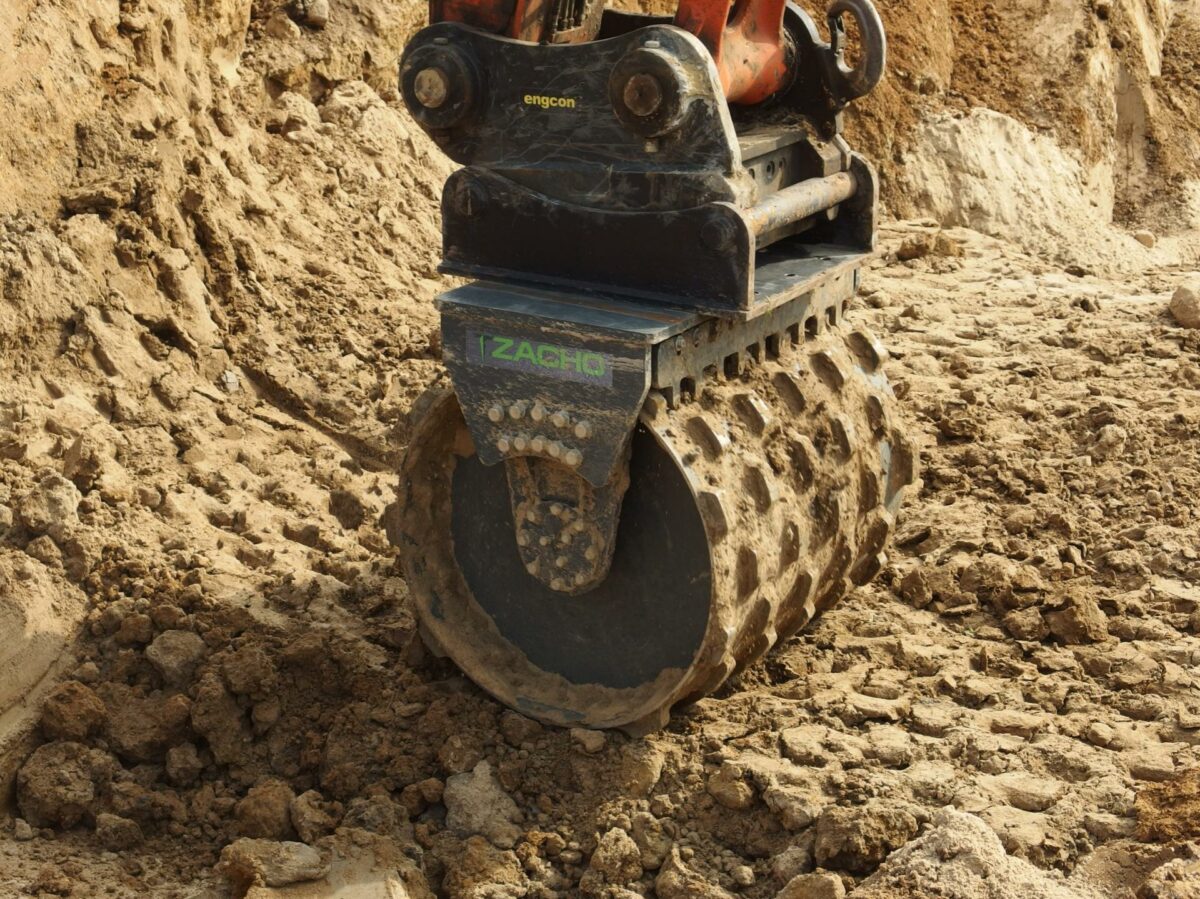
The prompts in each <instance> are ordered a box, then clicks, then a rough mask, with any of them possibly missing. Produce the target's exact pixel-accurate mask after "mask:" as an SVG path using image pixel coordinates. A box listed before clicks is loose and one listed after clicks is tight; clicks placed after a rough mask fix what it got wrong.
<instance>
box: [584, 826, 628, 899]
mask: <svg viewBox="0 0 1200 899" xmlns="http://www.w3.org/2000/svg"><path fill="white" fill-rule="evenodd" d="M641 876H642V854H641V850H639V849H638V846H637V843H635V842H634V841H633V840H632V839H631V838H630V836H629V834H627V833H626V832H625V831H623V830H621V829H620V828H619V827H614V828H612V829H611V830H609V831H607V832H606V833H605V834H604V836H602V837H601V838H600V842H599V843H598V844H597V845H596V851H595V852H593V853H592V857H591V860H590V861H589V862H588V869H587V872H586V873H585V874H584V875H583V878H582V879H581V880H580V881H579V889H580V892H582V893H583V894H584V895H585V896H596V895H600V894H601V893H603V892H604V890H605V887H608V886H623V885H625V884H629V883H633V882H634V881H635V880H637V879H638V878H639V877H641Z"/></svg>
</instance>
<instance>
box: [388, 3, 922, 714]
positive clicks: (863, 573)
mask: <svg viewBox="0 0 1200 899" xmlns="http://www.w3.org/2000/svg"><path fill="white" fill-rule="evenodd" d="M526 6H527V5H526V4H522V3H517V4H516V5H515V6H514V5H513V4H511V3H504V2H501V0H462V2H456V3H453V4H449V3H444V2H439V0H434V2H433V4H432V5H431V18H432V20H433V21H432V22H431V24H430V26H429V27H428V28H426V29H423V30H422V31H421V32H419V33H418V34H416V35H414V36H413V39H412V40H411V41H410V43H409V46H408V47H407V48H406V50H405V53H404V56H403V58H402V60H401V63H400V93H401V95H402V96H403V97H404V100H405V103H406V104H407V105H408V108H409V110H410V112H411V113H412V115H413V119H414V121H416V122H417V123H418V124H419V125H420V126H421V127H422V128H424V129H425V130H426V131H427V132H428V133H429V135H430V136H431V137H432V138H433V139H434V140H435V141H436V142H437V144H438V146H439V147H440V148H441V149H442V150H443V151H444V152H445V153H446V155H447V156H449V157H450V158H451V159H453V160H454V161H455V162H457V163H459V164H460V166H461V168H459V169H458V170H457V171H456V172H455V173H454V174H453V175H451V176H450V178H449V180H448V181H447V183H446V187H445V189H444V191H443V195H442V237H443V257H442V264H441V271H443V272H446V273H449V274H453V275H460V276H465V277H466V278H469V279H474V280H472V281H471V283H468V284H465V285H463V286H461V287H457V288H455V289H454V290H451V291H449V292H447V293H446V294H443V295H442V296H441V297H440V298H439V308H440V309H441V314H442V331H441V334H442V348H443V357H444V361H445V363H446V367H447V369H448V370H449V374H450V378H451V381H452V383H453V390H449V391H445V392H441V393H433V394H429V395H428V396H427V397H426V398H425V400H424V401H423V403H422V407H421V409H422V411H420V412H419V413H417V414H416V415H415V416H414V420H415V428H414V431H413V434H412V443H411V445H410V447H409V449H408V451H407V455H406V458H405V460H404V462H403V466H402V468H403V472H402V478H401V486H400V495H399V501H398V502H397V504H396V507H395V509H396V512H395V515H394V516H392V521H391V524H390V533H391V536H392V539H393V540H394V541H396V542H397V543H398V544H399V546H400V548H401V557H402V563H403V566H404V571H405V576H406V577H407V579H408V582H409V586H410V588H411V592H412V596H413V598H414V601H415V603H416V606H417V612H418V614H419V616H420V620H421V626H422V631H423V633H424V634H425V636H426V639H427V641H428V642H429V643H430V644H431V646H432V647H433V648H434V649H435V650H436V651H438V652H442V653H444V654H446V655H448V656H450V657H451V658H452V659H453V660H454V661H455V662H457V663H458V665H459V666H460V667H461V668H462V669H463V671H464V672H466V673H467V674H468V675H469V676H470V677H471V678H473V679H474V680H475V681H476V682H477V683H479V684H480V685H481V686H483V687H484V688H485V689H487V690H488V691H490V692H491V693H492V694H493V695H495V696H496V697H497V698H498V699H500V700H501V701H502V702H505V703H507V704H509V705H511V706H513V707H514V708H516V709H519V710H520V711H522V712H524V713H525V714H527V715H530V716H532V717H535V718H539V719H541V720H543V721H547V722H552V723H554V724H562V725H582V726H587V727H622V728H625V729H626V730H629V731H642V730H649V729H653V728H655V727H658V726H660V725H661V724H662V723H663V722H664V721H665V720H666V718H667V716H668V715H669V713H670V710H671V708H672V706H674V705H675V704H677V703H680V702H683V701H686V700H688V699H690V698H694V697H699V696H703V695H704V694H706V693H708V692H710V691H712V690H713V689H715V688H716V687H717V686H719V685H720V684H721V683H722V682H724V681H725V680H726V679H727V678H728V677H729V676H730V675H731V674H733V673H734V672H736V671H737V670H739V669H740V668H742V667H744V666H746V665H748V664H750V663H751V662H753V661H754V660H755V659H757V658H758V657H759V656H761V655H762V654H763V653H764V652H766V651H767V650H768V649H770V648H771V647H772V646H773V645H775V644H776V643H777V642H778V641H779V640H781V639H783V638H785V637H787V636H788V635H790V634H792V633H794V632H795V631H797V630H798V629H799V628H801V627H803V626H804V625H805V624H807V623H808V622H809V621H810V620H811V619H812V618H813V617H814V616H815V615H817V614H818V613H819V612H821V611H822V610H823V609H826V608H828V607H829V606H831V605H832V604H833V603H834V602H836V601H837V600H838V599H839V598H840V597H841V596H842V595H843V593H845V592H846V590H847V588H848V587H849V586H850V585H851V584H855V583H859V584H861V583H865V582H866V581H867V580H869V579H870V578H871V577H873V576H874V575H875V574H876V573H877V572H878V571H879V569H880V567H881V566H882V564H883V551H884V547H885V545H886V543H887V540H888V537H889V535H890V533H891V530H892V526H893V521H894V517H895V515H896V512H897V509H898V507H899V504H900V499H901V494H902V492H903V489H904V487H905V486H906V485H908V484H909V483H910V482H911V481H912V479H913V468H914V460H913V453H912V450H911V449H910V447H909V445H908V444H907V443H906V442H905V441H904V439H903V438H902V437H901V436H900V435H899V431H898V429H899V427H900V426H899V425H898V424H897V423H896V416H895V414H894V412H893V408H892V405H893V397H892V394H891V391H890V390H889V389H888V386H887V383H886V381H885V380H884V377H883V373H882V371H881V366H882V363H883V358H884V355H885V353H884V351H883V349H882V347H880V345H879V344H878V343H877V342H876V341H875V339H874V338H873V337H871V336H870V335H868V334H866V333H864V332H859V331H851V330H846V325H845V322H844V319H843V313H844V312H845V306H846V302H847V300H849V298H850V297H852V296H853V295H854V293H855V291H856V290H857V289H858V286H859V276H860V272H861V270H862V268H863V266H864V264H865V263H866V262H867V260H869V259H870V257H871V255H872V253H873V252H874V249H875V236H876V206H877V203H876V198H877V195H878V179H877V178H876V175H875V171H874V169H872V168H871V166H870V164H869V163H868V162H867V161H866V160H865V159H863V158H862V157H861V156H859V155H858V154H856V153H854V152H853V151H852V150H851V149H850V147H849V146H848V145H847V143H846V141H845V139H844V138H843V137H842V134H841V125H842V112H843V110H844V109H845V108H846V106H847V105H848V104H849V103H851V102H852V101H853V100H855V99H857V98H858V97H861V96H863V95H864V94H865V93H867V92H868V91H870V90H871V88H872V87H874V85H875V84H876V83H877V82H878V80H879V79H880V78H881V77H882V75H883V71H884V66H885V60H886V55H887V42H886V39H885V37H884V31H883V25H882V22H881V20H880V18H879V15H878V13H877V12H876V10H875V8H874V6H873V5H872V3H871V2H870V0H832V2H831V3H830V5H829V6H828V7H827V8H826V9H825V10H824V15H823V18H824V20H825V22H826V23H827V25H828V29H827V34H828V35H829V39H828V40H826V38H825V37H824V36H823V35H822V29H821V28H820V27H818V25H817V19H816V18H814V17H813V15H811V14H810V13H809V12H808V11H806V10H805V9H804V8H803V7H802V6H801V5H798V4H796V3H792V2H785V0H680V3H679V4H678V9H677V10H676V14H675V16H674V17H668V16H657V15H639V14H632V13H627V12H623V11H620V10H615V9H607V8H604V3H603V0H580V2H578V3H573V4H563V3H559V4H557V5H555V4H548V5H544V6H542V7H537V8H536V9H535V8H534V7H529V8H526ZM539 10H540V12H539ZM548 11H554V14H553V16H550V18H546V15H548ZM847 16H848V17H850V18H852V19H853V21H854V27H853V28H852V29H851V28H848V23H847V22H846V17H847ZM818 18H822V17H818ZM850 34H854V35H856V36H857V37H856V38H855V39H854V40H853V41H851V40H850V38H849V35H850ZM851 43H852V44H853V46H848V45H849V44H851ZM847 49H849V50H850V51H851V52H850V54H849V56H850V58H852V59H853V60H855V61H856V62H855V64H854V65H850V64H849V63H848V62H847Z"/></svg>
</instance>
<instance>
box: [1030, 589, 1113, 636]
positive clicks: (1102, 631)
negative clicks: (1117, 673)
mask: <svg viewBox="0 0 1200 899" xmlns="http://www.w3.org/2000/svg"><path fill="white" fill-rule="evenodd" d="M1045 617H1046V625H1047V626H1048V627H1049V628H1050V633H1052V634H1053V635H1054V636H1055V637H1057V638H1058V639H1059V640H1061V641H1062V642H1063V643H1066V644H1069V645H1078V644H1082V643H1099V642H1101V641H1103V640H1107V639H1108V618H1107V617H1106V616H1105V614H1104V613H1103V612H1102V611H1100V606H1098V605H1097V604H1096V601H1095V600H1094V599H1092V598H1091V597H1090V596H1083V595H1081V594H1076V595H1073V596H1070V597H1068V598H1067V600H1066V604H1065V605H1063V606H1061V607H1060V608H1058V609H1057V610H1055V611H1053V612H1047V613H1046V616H1045Z"/></svg>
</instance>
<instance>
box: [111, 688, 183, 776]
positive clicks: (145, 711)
mask: <svg viewBox="0 0 1200 899" xmlns="http://www.w3.org/2000/svg"><path fill="white" fill-rule="evenodd" d="M109 691H111V692H109ZM104 697H105V701H106V703H107V705H108V715H109V717H108V731H107V732H108V738H109V742H110V743H111V744H112V748H113V749H114V750H116V752H117V754H118V755H120V756H121V757H123V758H125V759H127V760H129V761H133V762H156V761H158V760H159V758H160V757H161V755H162V754H163V753H164V752H166V750H167V748H168V747H170V746H174V745H175V744H177V743H180V742H182V741H183V740H184V738H185V736H186V735H187V727H188V723H189V720H190V718H191V713H192V704H191V701H190V700H189V699H188V698H187V697H186V696H184V695H182V694H180V693H175V694H173V695H171V696H163V695H162V694H157V693H156V694H151V695H150V696H137V695H136V694H134V693H133V691H132V690H130V689H129V688H128V687H125V686H124V685H116V684H113V685H109V687H108V689H107V690H106V691H105V694H104Z"/></svg>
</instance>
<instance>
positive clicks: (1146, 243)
mask: <svg viewBox="0 0 1200 899" xmlns="http://www.w3.org/2000/svg"><path fill="white" fill-rule="evenodd" d="M1133 239H1134V240H1136V241H1137V242H1138V243H1140V244H1141V245H1142V246H1143V247H1146V248H1147V249H1153V248H1154V245H1155V244H1156V243H1158V238H1156V237H1155V236H1154V232H1153V231H1146V230H1142V231H1134V232H1133Z"/></svg>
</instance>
